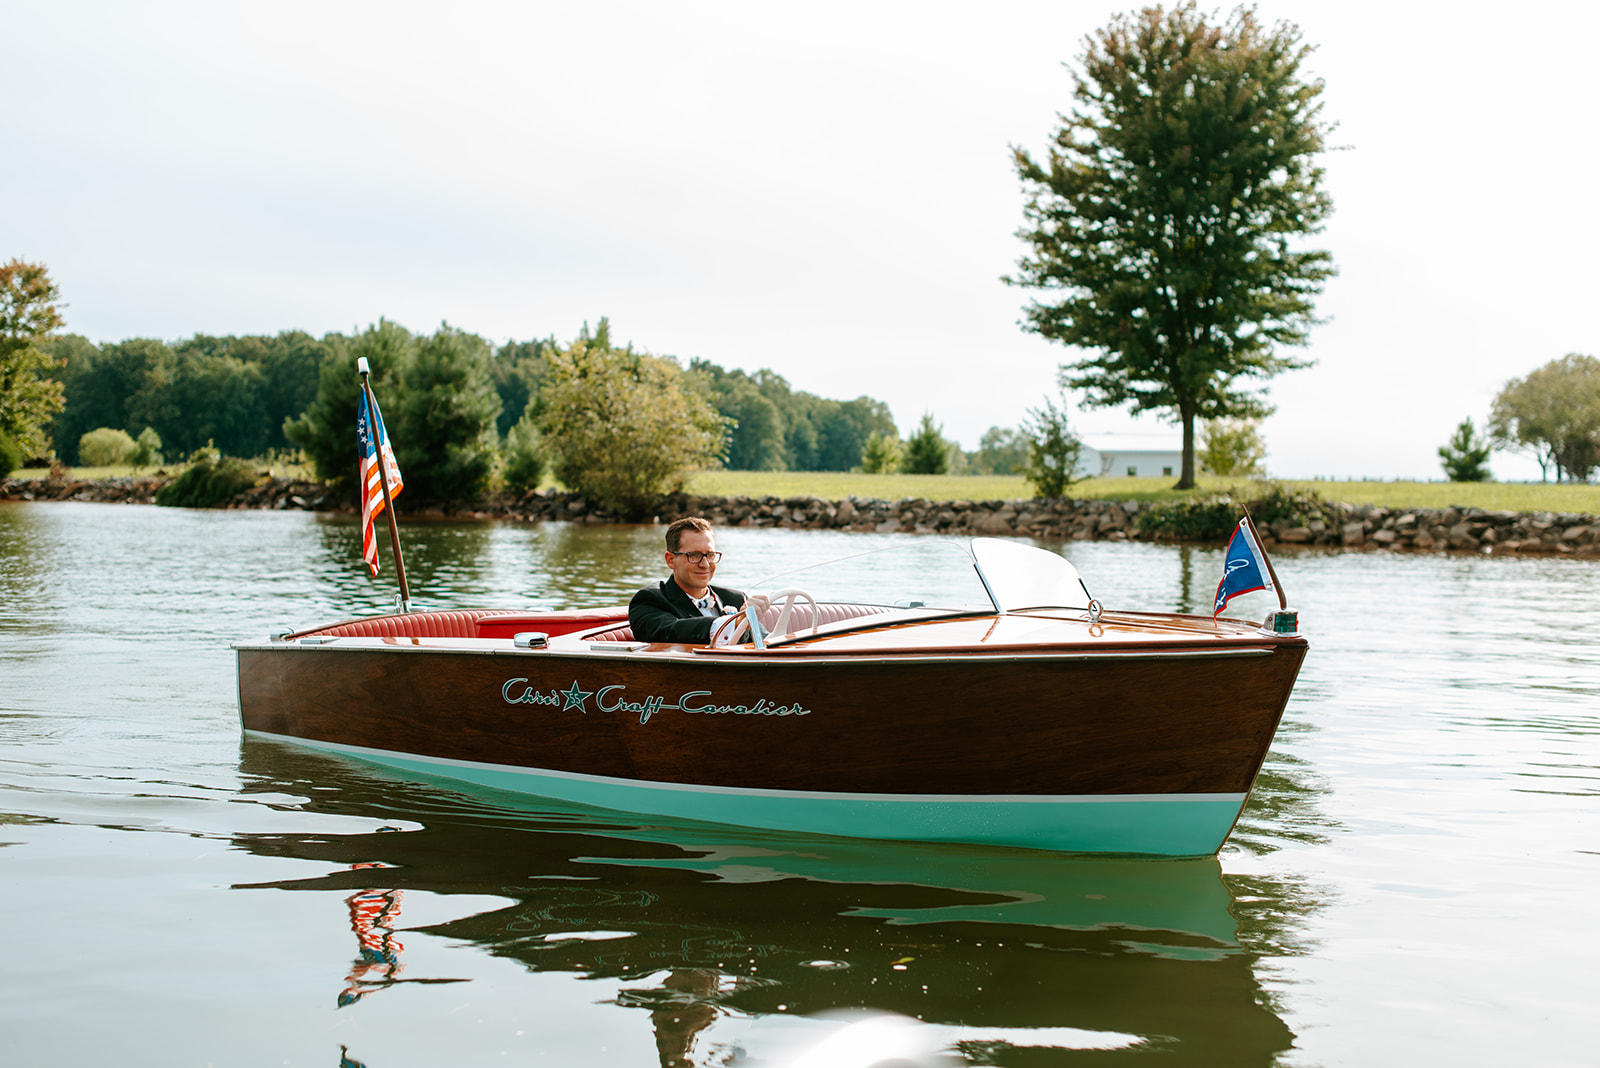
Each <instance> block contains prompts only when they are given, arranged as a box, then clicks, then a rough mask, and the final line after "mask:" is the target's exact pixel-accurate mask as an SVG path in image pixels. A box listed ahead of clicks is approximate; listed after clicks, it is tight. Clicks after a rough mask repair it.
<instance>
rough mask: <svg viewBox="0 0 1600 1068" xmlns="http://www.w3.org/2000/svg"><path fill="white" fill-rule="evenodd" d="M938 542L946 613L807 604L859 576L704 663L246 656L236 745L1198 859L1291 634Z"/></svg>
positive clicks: (610, 632) (458, 635)
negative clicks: (950, 569) (1123, 598)
mask: <svg viewBox="0 0 1600 1068" xmlns="http://www.w3.org/2000/svg"><path fill="white" fill-rule="evenodd" d="M943 544H944V546H945V547H946V548H954V549H956V550H957V551H959V553H960V559H961V560H962V561H963V562H964V563H963V565H962V568H958V569H956V574H957V576H958V577H960V578H962V579H963V580H964V581H966V583H967V585H968V587H969V588H968V589H966V590H964V591H963V590H961V589H959V588H957V587H955V586H952V587H950V588H948V589H946V588H943V587H941V588H940V590H939V592H938V593H937V594H935V595H918V596H916V597H903V598H895V599H891V598H889V597H885V596H868V597H865V598H861V597H858V598H856V599H850V598H848V597H830V596H828V595H826V593H824V590H825V589H831V588H833V587H838V586H840V585H841V584H842V585H843V586H845V587H856V588H858V589H859V588H860V587H863V586H871V585H872V576H873V575H874V574H875V573H881V571H882V569H881V568H875V567H874V561H873V560H872V559H871V558H870V557H858V558H854V559H853V560H852V561H851V562H849V563H850V564H851V565H852V566H850V567H846V568H845V569H844V573H843V575H842V576H841V577H838V578H834V579H831V580H830V579H827V578H825V577H824V576H823V575H822V574H821V573H820V572H819V573H817V574H814V575H813V574H808V575H805V576H803V579H804V581H805V583H806V589H804V590H802V589H800V588H798V587H797V588H795V589H791V590H786V591H782V594H783V596H782V597H781V598H776V600H781V601H782V603H781V605H779V604H777V603H775V604H774V606H773V608H772V609H771V610H770V611H769V612H768V613H767V615H766V617H765V618H762V619H758V620H757V621H756V622H757V624H758V627H757V629H756V630H755V631H754V632H753V633H752V634H751V635H750V639H749V640H747V641H745V642H743V643H742V644H737V645H730V646H724V647H713V646H684V645H666V644H647V643H643V642H638V641H634V640H633V635H632V633H631V631H630V630H629V628H628V626H627V615H626V610H625V609H624V608H620V607H618V608H607V609H596V610H585V611H563V612H541V613H514V612H494V611H446V612H410V613H403V614H398V615H389V616H381V617H377V618H370V619H361V620H352V621H347V622H342V623H336V624H331V625H328V626H322V627H318V628H315V629H312V630H305V631H300V632H297V633H292V634H287V635H283V636H280V637H276V638H273V639H271V640H267V641H260V642H250V643H241V644H239V645H238V646H236V650H237V656H238V672H239V704H240V711H241V717H242V721H243V726H244V729H245V730H246V731H247V732H250V733H253V734H259V735H265V736H271V737H277V738H282V739H290V740H293V741H296V742H299V743H301V744H304V745H308V746H312V747H316V748H319V749H323V750H329V751H334V752H338V753H344V754H347V755H350V756H354V757H358V758H362V759H365V760H369V761H375V762H377V763H380V764H384V765H387V766H390V767H393V768H398V769H402V770H405V771H410V772H416V773H421V774H424V775H429V776H444V777H447V778H454V779H460V780H466V781H470V782H473V783H478V784H481V785H485V786H490V787H495V788H500V789H505V790H511V791H517V792H520V793H524V794H532V795H537V796H541V797H551V798H559V799H563V800H566V801H572V802H578V803H581V804H586V805H593V806H599V807H602V808H609V809H618V810H622V811H627V812H636V813H654V814H660V815H662V816H666V817H671V818H674V819H691V820H705V821H710V822H715V823H724V824H736V825H745V826H754V827H764V828H773V829H779V830H794V831H802V832H806V833H813V834H828V835H841V836H848V837H860V838H880V839H901V840H924V841H950V842H975V843H986V844H997V845H1007V846H1019V847H1026V848H1036V849H1049V850H1056V851H1065V852H1092V853H1140V854H1162V855H1172V856H1203V855H1207V854H1212V853H1215V852H1216V851H1217V850H1218V849H1219V848H1220V847H1221V845H1222V843H1223V841H1224V840H1225V839H1226V837H1227V835H1228V833H1229V832H1230V830H1231V829H1232V827H1233V824H1234V822H1235V820H1236V819H1237V818H1238V816H1239V813H1240V811H1241V810H1242V808H1243V806H1244V803H1245V801H1246V799H1247V797H1248V794H1249V791H1250V788H1251V786H1252V784H1253V783H1254V781H1255V777H1256V775H1257V773H1258V772H1259V770H1260V768H1261V765H1262V762H1263V760H1264V759H1265V757H1266V754H1267V749H1268V746H1269V745H1270V744H1271V742H1272V738H1273V735H1274V732H1275V731H1276V729H1277V725H1278V722H1279V719H1280V718H1281V716H1282V714H1283V710H1284V707H1285V705H1286V704H1287V702H1288V699H1289V694H1290V691H1291V690H1292V688H1293V686H1294V682H1295V678H1296V676H1297V674H1298V672H1299V669H1300V664H1301V662H1302V660H1303V659H1304V657H1305V654H1306V649H1307V644H1306V641H1305V639H1304V638H1303V637H1301V636H1300V635H1299V633H1298V632H1297V630H1296V628H1295V623H1294V614H1293V613H1289V612H1274V613H1270V614H1269V616H1268V621H1267V623H1266V624H1265V625H1263V624H1257V623H1255V622H1247V621H1244V620H1239V619H1232V618H1227V617H1223V618H1219V619H1215V620H1213V619H1212V618H1210V617H1205V616H1185V615H1176V614H1170V613H1154V612H1123V611H1105V610H1103V609H1102V608H1101V606H1100V605H1099V603H1098V602H1097V601H1094V600H1093V599H1092V598H1091V597H1090V596H1089V594H1088V591H1087V588H1086V587H1085V586H1084V584H1083V582H1082V580H1081V579H1080V577H1079V576H1078V574H1077V572H1076V571H1075V570H1074V569H1073V567H1072V565H1071V564H1070V563H1069V562H1067V561H1066V560H1065V559H1063V558H1062V557H1061V556H1059V555H1057V554H1055V553H1051V552H1048V551H1045V550H1042V549H1037V548H1033V547H1030V546H1026V545H1023V544H1020V543H1017V542H1010V541H1002V540H998V539H984V538H980V539H975V540H974V541H972V542H971V543H970V545H961V546H950V545H949V543H943ZM963 568H964V575H963V574H962V570H963ZM899 573H901V574H904V572H903V571H901V572H899ZM920 574H921V573H920V572H919V575H920ZM791 578H792V576H791ZM973 580H975V581H973ZM974 590H975V591H976V593H974V592H973V591H974ZM868 592H869V593H873V592H875V591H870V590H869V591H868ZM874 602H878V603H874Z"/></svg>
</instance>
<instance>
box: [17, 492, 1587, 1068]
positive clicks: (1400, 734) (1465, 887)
mask: <svg viewBox="0 0 1600 1068" xmlns="http://www.w3.org/2000/svg"><path fill="white" fill-rule="evenodd" d="M897 537H904V536H901V535H883V536H876V535H848V534H832V533H828V534H824V533H799V532H778V531H757V530H728V531H724V532H723V533H722V535H721V538H720V545H719V547H720V548H722V549H723V550H724V551H725V552H726V553H727V554H728V555H727V558H726V559H725V560H724V562H723V565H722V567H721V569H720V571H719V580H726V581H727V582H728V583H729V584H730V585H735V586H740V585H754V584H756V583H758V582H759V581H760V580H761V579H763V578H764V577H766V576H768V575H771V574H773V573H775V572H778V571H781V570H784V568H785V567H786V566H787V565H790V564H793V563H804V562H811V561H813V560H820V559H823V558H827V557H830V556H837V555H843V554H846V553H849V552H854V551H857V550H859V549H861V548H865V547H869V546H872V545H876V544H879V543H882V542H884V541H886V540H889V539H893V538H897ZM405 538H406V547H407V548H406V554H407V563H408V565H409V571H410V574H411V577H412V580H413V586H414V596H415V598H416V600H417V601H418V602H419V603H420V604H421V606H424V607H429V608H449V607H464V606H486V607H496V608H524V607H530V606H533V607H569V606H582V605H593V604H606V603H618V602H620V601H623V600H625V599H626V597H627V596H628V595H629V594H630V593H631V591H632V590H633V589H634V588H636V587H637V586H639V585H641V584H643V583H644V582H646V581H649V580H652V579H654V578H656V577H658V573H659V572H660V570H661V565H660V531H659V529H653V528H647V527H637V528H615V527H598V528H596V527H571V526H564V525H559V524H552V525H544V526H523V525H514V524H508V523H471V524H458V523H445V522H440V523H431V524H414V525H411V526H409V527H407V528H406V529H405ZM1060 548H1061V551H1063V552H1064V553H1065V554H1066V555H1068V556H1069V557H1070V558H1071V559H1072V561H1073V562H1074V563H1075V564H1076V565H1077V566H1078V568H1079V570H1080V571H1082V572H1083V574H1084V575H1085V577H1086V579H1087V581H1088V583H1089V587H1090V589H1091V591H1092V592H1093V593H1094V594H1095V595H1096V596H1097V597H1099V598H1100V599H1101V600H1102V601H1104V602H1105V603H1106V605H1107V606H1108V607H1113V608H1115V607H1126V608H1176V609H1181V610H1204V608H1205V606H1207V605H1208V604H1209V603H1210V598H1211V594H1212V591H1213V589H1214V588H1215V585H1216V581H1217V578H1218V575H1219V568H1220V552H1219V551H1218V550H1213V549H1193V548H1181V547H1158V546H1149V545H1137V544H1124V545H1110V544H1088V543H1079V544H1070V545H1066V546H1063V547H1060ZM1275 560H1276V563H1277V567H1278V571H1279V573H1280V575H1281V577H1282V580H1283V583H1284V586H1285V588H1286V590H1287V592H1288V595H1289V598H1290V601H1291V604H1292V605H1293V606H1294V607H1297V608H1299V609H1300V611H1301V621H1302V626H1303V628H1304V630H1305V631H1306V632H1307V634H1308V635H1309V636H1310V638H1311V642H1312V650H1311V655H1310V657H1309V659H1308V660H1307V662H1306V668H1305V670H1304V672H1303V673H1302V675H1301V679H1300V683H1299V686H1298V687H1297V689H1296V692H1295V696H1294V698H1293V700H1292V701H1291V703H1290V706H1289V711H1288V714H1287V716H1286V719H1285V722H1284V726H1283V728H1282V730H1281V731H1280V732H1279V735H1278V739H1277V742H1276V743H1275V745H1274V746H1273V749H1272V753H1271V755H1270V757H1269V758H1268V762H1267V767H1266V770H1265V772H1264V773H1263V776H1262V779H1261V781H1260V783H1259V784H1258V786H1257V788H1256V792H1255V794H1254V795H1253V797H1252V800H1251V803H1250V806H1249V807H1248V809H1247V810H1246V812H1245V816H1244V819H1243V821H1242V822H1241V824H1240V826H1239V828H1238V829H1237V830H1236V832H1235V834H1234V836H1233V838H1232V839H1231V840H1230V841H1229V844H1228V845H1227V846H1226V847H1225V848H1224V850H1223V852H1222V853H1221V855H1220V856H1219V857H1216V858H1207V859H1203V860H1180V861H1170V860H1169V861H1160V860H1149V861H1142V860H1128V859H1116V860H1102V859H1092V858H1091V859H1083V858H1069V857H1055V856H1049V855H1038V854H1029V853H1022V852H1008V851H1000V850H980V849H971V848H940V847H929V846H903V845H893V844H884V843H864V842H845V841H838V840H822V839H806V838H800V837H795V836H783V835H773V834H760V833H758V832H749V831H739V830H729V829H720V828H712V827H704V826H700V827H695V826H670V825H668V826H663V825H659V824H647V823H645V822H643V821H641V820H640V819H638V818H635V817H627V816H619V815H616V814H608V813H603V812H596V811H589V810H579V809H574V808H559V807H554V806H551V807H548V808H541V807H536V806H530V805H529V804H528V803H526V802H522V803H519V804H513V803H512V802H511V801H509V800H508V799H507V798H505V797H503V796H499V795H495V794H493V793H490V792H472V791H469V790H467V789H464V788H461V787H457V786H453V785H450V784H448V783H442V782H432V783H429V782H420V781H412V780H408V779H406V778H403V777H400V776H398V775H395V774H392V773H389V772H385V771H382V770H379V769H376V768H371V767H367V766H364V765H361V764H357V763H354V762H347V761H344V760H340V759H337V758H331V757H328V756H324V755H317V754H312V753H309V752H306V751H301V750H299V749H297V748H295V747H292V746H287V745H280V744H276V743H269V742H264V741H254V740H247V739H244V738H242V737H241V734H240V731H239V727H238V708H237V704H236V699H235V692H234V666H233V655H232V652H231V650H230V648H229V643H230V642H232V641H236V640H241V639H253V638H257V637H260V636H263V635H265V634H268V633H270V632H272V631H274V630H282V629H288V628H290V627H295V626H305V625H310V624H314V623H318V622H322V621H326V620H330V619H333V618H339V617H346V616H350V615H359V614H370V613H373V612H375V611H378V610H380V609H382V608H384V607H386V605H387V604H388V603H391V602H392V597H393V592H392V590H393V587H392V585H391V583H392V581H393V580H392V577H391V576H392V572H390V571H389V570H388V560H387V553H386V552H385V572H384V574H383V576H382V578H381V580H380V582H379V583H378V584H373V583H369V582H368V580H367V578H366V575H365V572H364V570H362V568H361V567H360V562H359V546H358V543H357V531H356V526H355V523H354V521H353V520H351V519H348V518H341V517H328V516H315V515H308V514H304V513H270V512H189V511H180V510H172V509H161V508H151V507H137V506H131V507H130V506H120V507H119V506H114V505H93V504H0V917H3V918H0V995H3V996H0V1051H3V1054H0V1056H3V1059H4V1061H5V1063H10V1064H17V1065H29V1066H35V1068H36V1066H51V1065H74V1066H77V1065H90V1064H115V1065H118V1066H135V1065H160V1066H164V1068H166V1066H187V1065H195V1066H200V1065H246V1066H250V1065H296V1066H304V1065H315V1066H326V1068H335V1066H339V1065H341V1064H356V1065H364V1066H366V1068H409V1066H422V1065H428V1066H433V1065H460V1066H476V1065H491V1064H530V1065H531V1064H537V1065H598V1066H613V1065H616V1066H623V1065H626V1066H645V1068H649V1066H653V1065H660V1064H668V1063H682V1064H693V1065H699V1066H704V1065H752V1066H755V1065H791V1064H800V1063H806V1064H827V1065H833V1066H849V1065H851V1064H855V1063H862V1064H865V1063H871V1061H850V1060H847V1059H845V1058H844V1057H842V1056H839V1055H834V1054H829V1053H828V1052H827V1051H826V1050H825V1049H824V1048H822V1044H824V1043H827V1042H829V1041H838V1036H839V1035H840V1034H841V1033H842V1032H843V1030H844V1029H845V1028H847V1027H853V1028H854V1031H852V1032H851V1033H852V1034H855V1035H857V1036H860V1035H862V1034H863V1033H864V1032H865V1031H866V1030H869V1029H875V1031H874V1033H880V1034H883V1035H887V1036H889V1037H890V1038H892V1039H893V1041H894V1042H898V1043H900V1044H901V1045H902V1046H904V1047H907V1048H910V1047H918V1048H922V1047H926V1048H931V1049H936V1050H945V1051H947V1052H948V1054H949V1055H950V1056H952V1057H953V1058H954V1060H953V1061H952V1062H951V1063H956V1064H984V1065H1008V1066H1015V1068H1034V1066H1045V1065H1058V1064H1059V1065H1067V1064H1071V1065H1080V1064H1096V1065H1100V1064H1105V1065H1115V1064H1124V1063H1126V1064H1135V1063H1145V1062H1149V1063H1154V1064H1158V1065H1187V1064H1216V1065H1273V1064H1282V1065H1336V1064H1338V1065H1372V1064H1405V1065H1413V1064H1451V1065H1469V1064H1481V1065H1505V1064H1538V1065H1579V1064H1583V1065H1593V1064H1595V1063H1600V1048H1597V1039H1596V1037H1595V1035H1596V1025H1597V1024H1600V979H1597V977H1596V976H1597V969H1596V966H1595V961H1596V951H1597V950H1600V934H1597V932H1600V565H1597V564H1595V563H1594V562H1592V561H1573V560H1561V559H1550V560H1542V559H1515V558H1505V557H1500V558H1485V557H1458V556H1451V557H1444V556H1422V555H1385V554H1376V553H1367V554H1337V553H1321V552H1312V551H1307V552H1300V553H1291V552H1288V551H1280V552H1279V554H1278V555H1277V557H1276V558H1275ZM888 578H889V579H890V580H903V581H904V582H906V583H907V584H909V585H914V583H915V579H916V576H915V575H908V576H888ZM1236 604H1237V602H1236ZM846 1009H871V1010H875V1011H876V1012H880V1013H885V1014H890V1013H892V1014H897V1017H898V1019H897V1018H895V1017H883V1018H876V1019H873V1020H871V1021H867V1020H863V1019H861V1018H850V1017H840V1016H839V1015H838V1013H839V1012H840V1010H846ZM808 1058H809V1059H808Z"/></svg>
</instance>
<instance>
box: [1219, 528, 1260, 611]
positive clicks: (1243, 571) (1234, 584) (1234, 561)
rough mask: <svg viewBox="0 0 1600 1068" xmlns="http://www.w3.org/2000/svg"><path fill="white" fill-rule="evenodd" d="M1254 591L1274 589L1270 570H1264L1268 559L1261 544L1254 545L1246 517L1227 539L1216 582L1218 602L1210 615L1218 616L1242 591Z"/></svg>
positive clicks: (1252, 529) (1254, 536)
mask: <svg viewBox="0 0 1600 1068" xmlns="http://www.w3.org/2000/svg"><path fill="white" fill-rule="evenodd" d="M1256 590H1265V591H1267V592H1268V593H1272V592H1273V588H1272V572H1271V571H1269V570H1268V569H1267V558H1266V556H1265V554H1263V553H1262V551H1261V546H1260V545H1258V544H1256V535H1255V529H1254V528H1253V527H1251V526H1250V521H1249V520H1248V519H1241V520H1239V526H1238V527H1237V528H1236V529H1235V530H1234V532H1233V539H1232V540H1231V541H1229V542H1228V552H1227V554H1226V555H1225V556H1223V558H1222V581H1221V582H1219V583H1217V605H1216V610H1215V611H1214V612H1212V613H1211V618H1212V619H1215V618H1217V617H1218V616H1220V615H1221V614H1222V610H1223V609H1224V608H1226V607H1228V602H1229V601H1231V600H1233V599H1234V598H1235V597H1237V596H1239V595H1240V594H1241V593H1254V592H1255V591H1256Z"/></svg>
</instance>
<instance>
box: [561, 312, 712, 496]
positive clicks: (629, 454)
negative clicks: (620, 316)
mask: <svg viewBox="0 0 1600 1068" xmlns="http://www.w3.org/2000/svg"><path fill="white" fill-rule="evenodd" d="M545 359H546V361H547V368H548V370H547V374H546V377H545V381H544V385H543V387H542V388H541V391H540V396H541V399H542V402H543V404H542V410H541V415H540V417H539V422H540V426H539V429H540V430H541V431H542V432H543V434H544V439H545V441H546V443H547V444H548V446H549V447H550V448H551V449H552V450H553V451H554V453H555V462H554V465H553V471H554V473H555V476H556V478H558V479H560V480H561V482H562V484H564V485H565V486H566V487H567V488H568V489H571V490H575V491H577V492H579V493H583V494H587V495H588V496H590V497H592V498H593V499H594V502H595V503H596V504H598V505H599V506H600V507H601V508H604V509H606V510H608V511H611V512H614V513H616V514H619V515H622V516H625V517H627V518H637V517H642V516H647V515H649V514H650V509H651V508H652V507H654V506H655V504H656V502H657V501H658V500H659V499H660V497H661V496H662V495H663V494H665V493H669V492H672V491H674V490H679V489H682V488H683V486H684V484H685V483H686V482H687V480H688V478H689V476H690V475H691V474H693V473H694V472H695V471H698V470H700V469H702V468H708V467H716V466H717V465H718V464H719V463H721V460H722V455H723V449H724V440H725V435H726V433H727V427H728V424H729V420H727V419H725V418H723V417H722V416H720V415H718V414H717V412H716V410H715V409H714V408H713V407H712V406H711V404H710V402H709V401H707V400H706V398H705V396H704V395H703V394H702V393H701V391H700V390H699V389H698V388H696V387H695V386H694V385H693V384H692V383H691V382H690V381H689V380H688V379H687V376H686V375H685V374H684V371H683V369H682V368H681V367H679V366H678V364H677V363H676V362H675V361H673V360H670V359H666V358H664V357H661V356H651V355H649V354H648V353H644V352H635V351H634V349H633V346H632V345H628V346H626V347H624V348H617V347H615V346H614V345H612V343H611V325H610V323H609V322H607V321H606V320H605V319H601V320H600V326H599V329H598V330H596V331H595V332H594V334H593V335H591V334H590V333H589V328H588V325H587V324H585V326H584V329H583V332H582V333H581V334H580V335H579V336H578V338H577V340H575V341H573V342H572V344H570V345H568V346H567V347H565V348H561V347H558V346H554V345H552V346H550V347H548V348H547V349H546V350H545Z"/></svg>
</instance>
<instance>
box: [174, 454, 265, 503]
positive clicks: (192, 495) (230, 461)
mask: <svg viewBox="0 0 1600 1068" xmlns="http://www.w3.org/2000/svg"><path fill="white" fill-rule="evenodd" d="M259 480H260V475H259V474H258V473H257V472H256V469H255V466H254V465H252V464H251V463H250V462H249V461H246V460H239V459H235V458H234V457H231V456H218V455H217V454H216V451H215V450H207V449H201V450H200V451H199V452H197V453H195V454H194V456H193V457H191V462H190V464H189V466H188V468H187V469H185V470H184V472H183V474H181V475H179V476H178V477H177V478H175V479H173V480H172V481H171V482H169V483H167V484H166V485H165V486H162V487H161V488H160V489H159V490H157V491H156V503H157V504H161V505H166V506H167V507H169V508H215V507H217V506H218V505H220V504H225V503H227V502H228V501H230V500H232V499H233V498H234V497H237V496H238V495H239V494H241V493H243V492H245V491H246V490H248V489H252V488H254V486H255V484H256V483H257V482H258V481H259Z"/></svg>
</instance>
